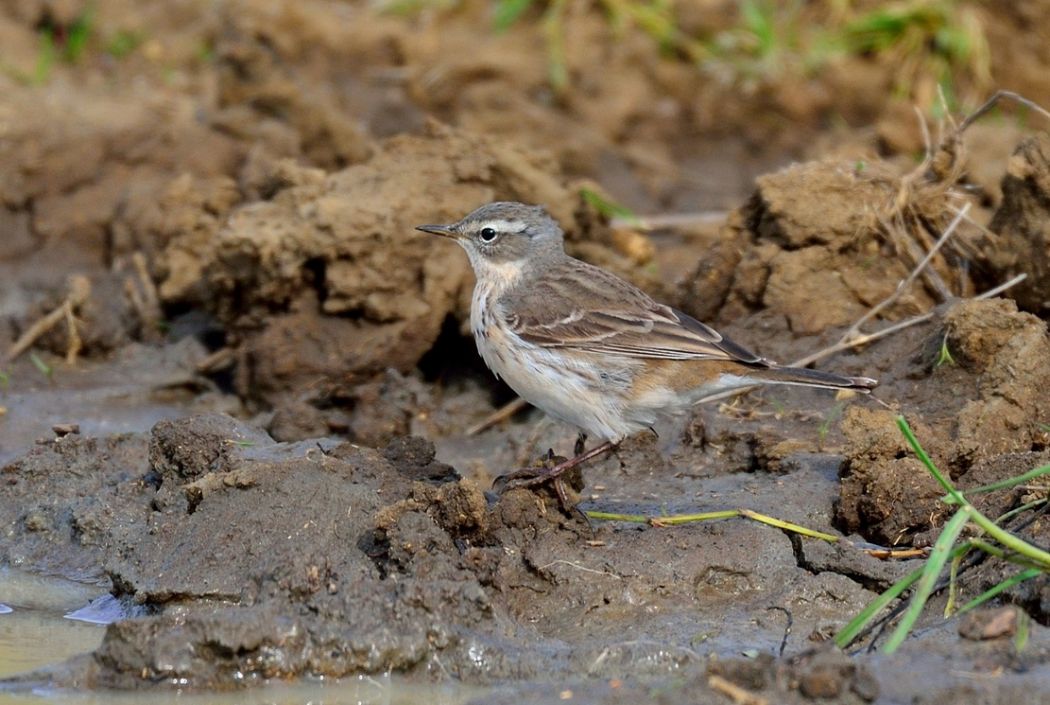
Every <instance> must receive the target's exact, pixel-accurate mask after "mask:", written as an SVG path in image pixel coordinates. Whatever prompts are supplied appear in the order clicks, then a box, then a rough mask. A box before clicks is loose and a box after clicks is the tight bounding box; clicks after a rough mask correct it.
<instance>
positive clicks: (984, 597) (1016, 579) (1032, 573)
mask: <svg viewBox="0 0 1050 705" xmlns="http://www.w3.org/2000/svg"><path fill="white" fill-rule="evenodd" d="M1043 574H1044V571H1042V570H1039V569H1038V568H1029V569H1028V570H1022V571H1021V572H1020V573H1017V574H1016V575H1012V576H1010V577H1009V578H1007V579H1006V580H1004V581H1002V582H1001V583H999V584H998V585H993V586H992V587H990V588H988V589H987V590H985V591H984V592H982V593H981V594H980V595H978V596H977V597H975V598H973V599H972V600H970V601H969V602H967V603H966V604H965V605H963V606H962V607H960V608H959V614H964V613H965V612H969V611H970V610H972V609H973V608H974V607H978V606H980V605H983V604H984V603H985V602H987V601H988V600H990V599H992V598H993V597H995V596H996V595H998V594H999V593H1001V592H1003V591H1004V590H1009V589H1010V588H1012V587H1013V586H1014V585H1017V584H1019V583H1023V582H1024V581H1026V580H1031V579H1032V578H1037V577H1039V576H1040V575H1043Z"/></svg>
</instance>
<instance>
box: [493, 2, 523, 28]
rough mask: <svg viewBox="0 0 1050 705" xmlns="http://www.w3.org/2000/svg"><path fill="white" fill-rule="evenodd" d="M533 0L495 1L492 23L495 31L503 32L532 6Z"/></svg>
mask: <svg viewBox="0 0 1050 705" xmlns="http://www.w3.org/2000/svg"><path fill="white" fill-rule="evenodd" d="M532 3H533V0H499V2H497V3H496V10H495V15H494V17H493V19H492V23H493V24H494V25H495V27H496V31H497V32H505V31H506V30H508V29H510V26H511V25H512V24H514V23H515V22H517V21H518V19H519V18H520V17H521V16H522V15H523V14H525V11H526V10H528V9H529V8H530V7H532Z"/></svg>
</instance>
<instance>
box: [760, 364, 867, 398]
mask: <svg viewBox="0 0 1050 705" xmlns="http://www.w3.org/2000/svg"><path fill="white" fill-rule="evenodd" d="M750 376H752V377H755V378H759V379H762V380H763V381H765V382H767V383H770V384H795V385H799V386H803V387H821V388H824V389H853V390H856V391H858V392H863V393H864V394H867V393H869V392H870V391H871V390H872V389H874V388H875V387H877V386H878V385H879V382H878V380H875V379H871V378H870V377H846V376H843V375H836V374H832V373H831V372H821V371H820V370H810V369H807V368H804V367H770V368H769V369H765V370H755V371H754V372H752V373H751V375H750Z"/></svg>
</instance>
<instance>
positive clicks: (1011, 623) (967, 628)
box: [959, 607, 1017, 641]
mask: <svg viewBox="0 0 1050 705" xmlns="http://www.w3.org/2000/svg"><path fill="white" fill-rule="evenodd" d="M1016 631H1017V609H1016V608H1014V607H1000V608H998V609H987V610H979V611H977V612H971V613H970V614H968V615H966V617H965V618H964V619H963V620H962V622H960V623H959V636H961V637H962V638H963V639H970V640H972V641H984V640H987V639H999V638H1001V637H1008V636H1013V635H1014V633H1015V632H1016Z"/></svg>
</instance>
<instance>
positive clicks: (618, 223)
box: [609, 211, 729, 230]
mask: <svg viewBox="0 0 1050 705" xmlns="http://www.w3.org/2000/svg"><path fill="white" fill-rule="evenodd" d="M727 217H729V211H698V212H696V213H661V214H658V215H642V216H634V217H630V218H627V217H624V218H620V217H616V218H612V219H611V220H610V221H609V225H610V226H612V227H613V228H640V229H642V230H657V229H660V228H676V227H682V226H689V225H712V224H717V223H721V222H722V221H724V220H725V219H726V218H727Z"/></svg>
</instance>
